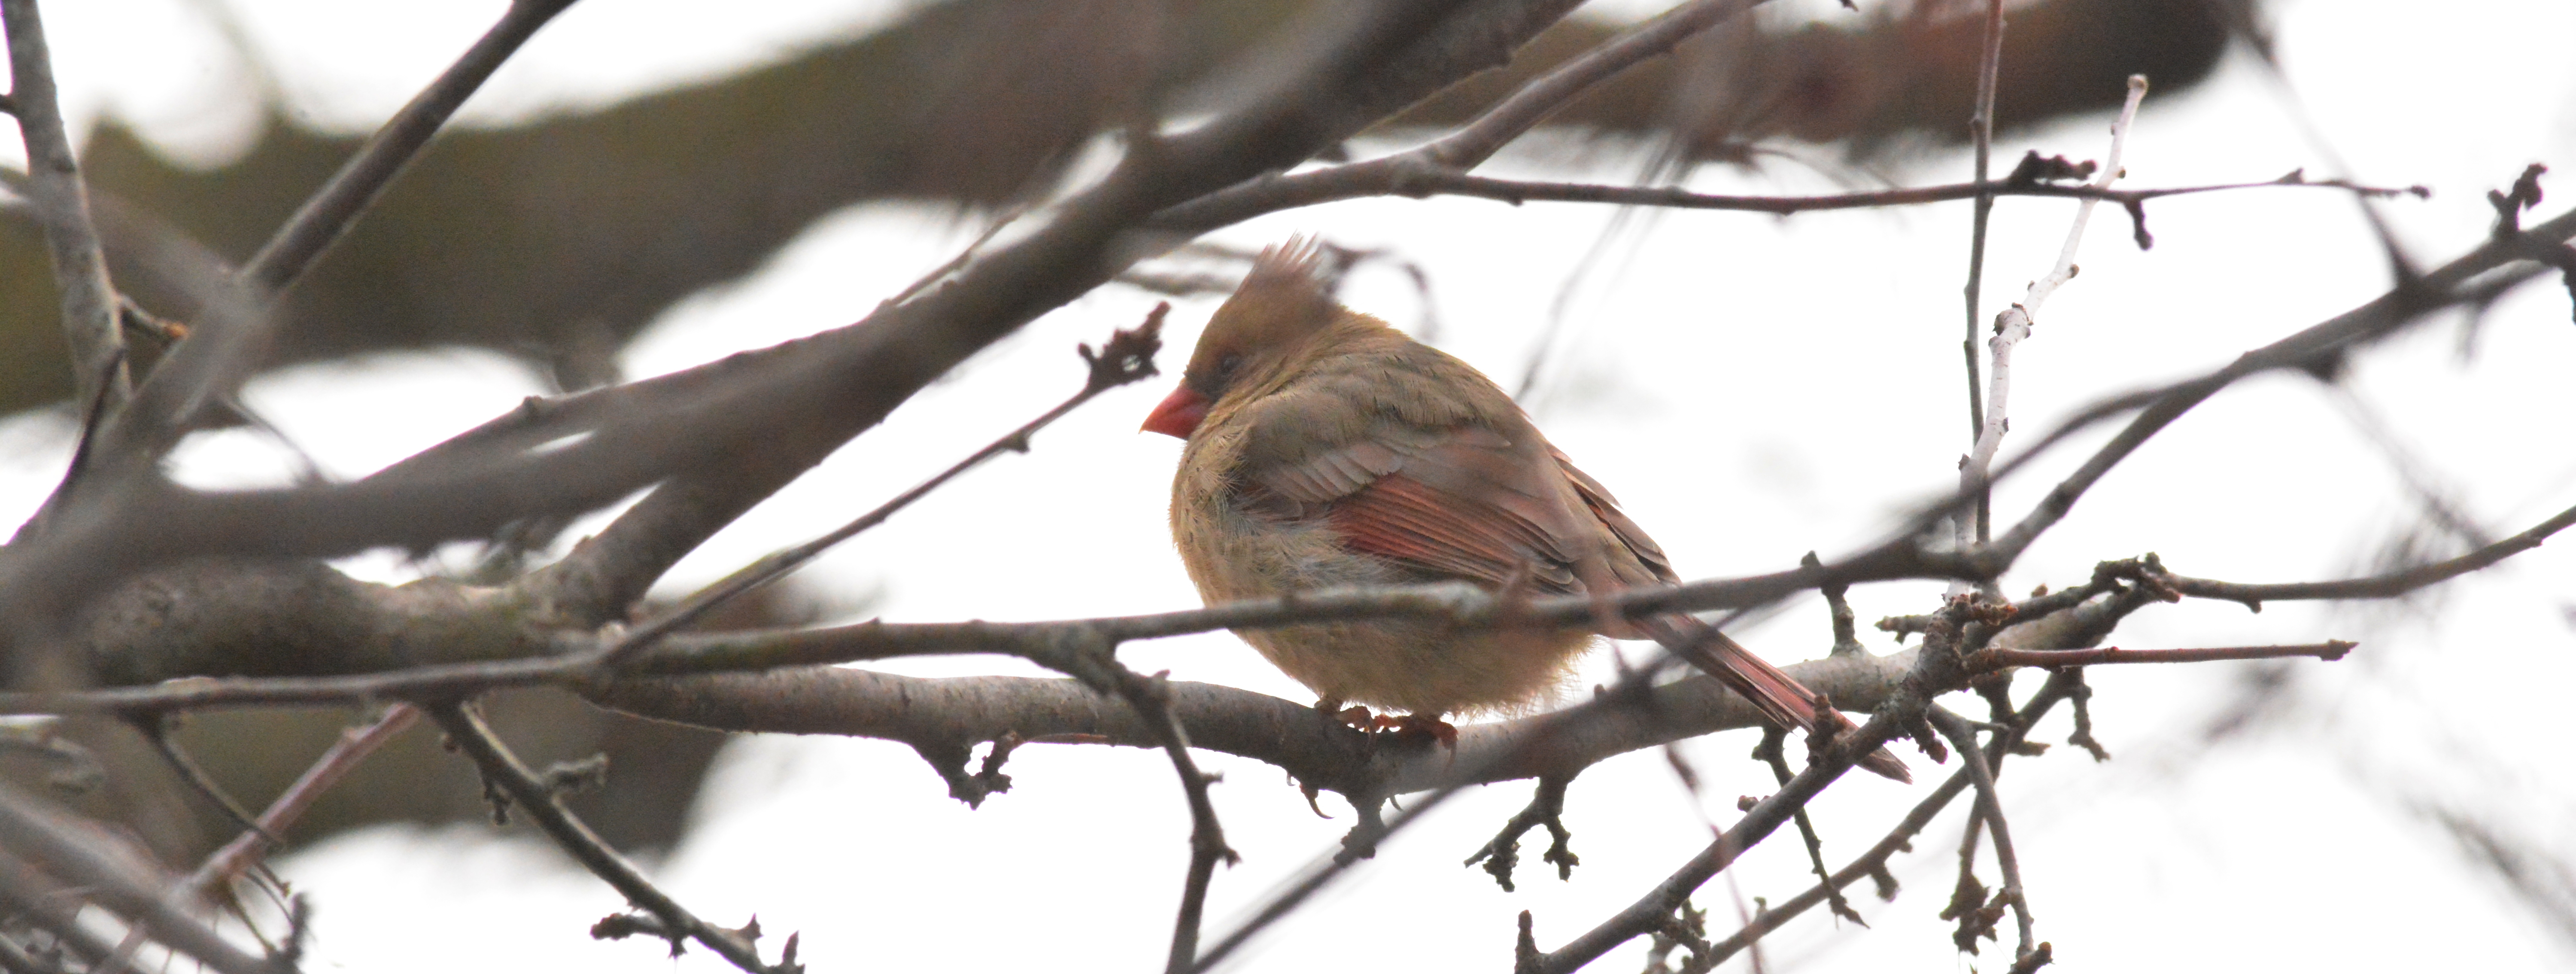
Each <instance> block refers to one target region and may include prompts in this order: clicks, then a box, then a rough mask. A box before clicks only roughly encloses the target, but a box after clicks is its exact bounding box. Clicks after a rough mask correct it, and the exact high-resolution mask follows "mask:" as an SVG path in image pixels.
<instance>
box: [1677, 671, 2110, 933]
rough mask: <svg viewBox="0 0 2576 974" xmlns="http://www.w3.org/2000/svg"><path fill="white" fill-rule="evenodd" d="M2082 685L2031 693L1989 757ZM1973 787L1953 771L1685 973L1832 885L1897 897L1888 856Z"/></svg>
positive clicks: (1797, 910) (2056, 680)
mask: <svg viewBox="0 0 2576 974" xmlns="http://www.w3.org/2000/svg"><path fill="white" fill-rule="evenodd" d="M2077 683H2078V681H2077V680H2076V678H2074V677H2072V676H2071V675H2066V674H2060V675H2055V676H2051V677H2050V678H2049V682H2048V683H2046V684H2043V685H2042V686H2041V687H2040V688H2039V691H2038V692H2037V693H2034V694H2032V695H2031V699H2030V702H2029V703H2028V704H2025V705H2024V706H2023V707H2022V710H2021V712H2020V714H2019V718H2018V720H2017V721H2016V724H2017V725H2018V728H2017V729H2015V730H2013V731H2011V732H2009V733H2007V734H2005V735H2004V736H2003V739H2000V740H1997V741H1995V742H1994V744H1993V745H1992V746H1991V747H1989V748H1988V749H1987V751H1986V757H1987V760H1988V761H1990V762H1997V761H2000V760H2001V759H2002V757H2003V756H2004V755H2006V754H2009V753H2011V750H2012V747H2013V745H2016V744H2019V743H2020V742H2021V739H2022V737H2023V735H2024V734H2025V733H2026V732H2027V729H2028V728H2030V727H2031V726H2033V725H2035V724H2037V723H2038V722H2039V719H2040V718H2041V717H2044V716H2047V714H2048V712H2049V710H2050V709H2052V708H2054V707H2055V706H2056V705H2057V702H2058V701H2060V700H2064V699H2067V691H2068V689H2069V687H2071V686H2073V685H2076V684H2077ZM1998 767H1999V765H1998ZM1969 786H1970V782H1969V777H1968V772H1967V770H1966V769H1961V770H1960V771H1959V772H1958V773H1957V774H1953V775H1951V776H1950V777H1949V779H1948V780H1945V781H1943V782H1942V783H1941V786H1940V787H1938V788H1935V789H1933V791H1932V793H1931V794H1929V795H1925V796H1924V797H1923V800H1922V801H1920V802H1917V803H1915V805H1914V808H1913V810H1911V811H1908V812H1906V813H1905V817H1904V818H1903V819H1900V820H1898V822H1897V824H1896V827H1895V828H1893V829H1890V830H1889V831H1888V833H1887V836H1886V837H1885V838H1882V839H1880V840H1878V844H1877V845H1874V846H1871V847H1870V849H1869V851H1868V852H1865V853H1862V854H1861V855H1860V857H1859V858H1856V859H1853V860H1852V861H1851V864H1849V865H1846V866H1844V867H1843V868H1842V869H1840V870H1838V871H1836V872H1835V873H1834V875H1833V878H1832V880H1831V881H1830V882H1829V883H1819V884H1817V885H1815V886H1811V887H1808V888H1807V890H1806V891H1805V892H1802V893H1799V894H1798V895H1796V896H1792V897H1790V898H1788V899H1786V900H1782V901H1780V902H1779V903H1775V904H1772V905H1771V907H1770V908H1769V909H1767V910H1764V911H1763V912H1762V914H1761V915H1760V916H1757V917H1755V918H1754V919H1753V922H1751V923H1748V924H1746V925H1745V927H1744V929H1742V930H1738V931H1736V932H1735V934H1734V935H1733V936H1730V937H1728V938H1726V939H1724V940H1720V941H1718V942H1716V943H1714V944H1711V945H1710V946H1709V950H1708V952H1707V953H1706V954H1705V955H1703V956H1704V957H1706V958H1707V964H1706V967H1701V968H1699V969H1697V970H1690V971H1685V972H1684V974H1705V971H1706V969H1708V968H1713V967H1715V966H1716V965H1717V964H1719V963H1721V962H1723V961H1725V960H1726V959H1727V958H1729V957H1732V956H1734V955H1735V953H1736V952H1737V951H1741V950H1743V949H1745V948H1746V947H1749V946H1752V945H1753V944H1754V943H1757V942H1759V941H1760V940H1761V939H1762V938H1763V936H1765V935H1767V934H1769V933H1770V932H1771V931H1773V930H1776V929H1779V927H1780V926H1781V925H1782V924H1785V923H1787V922H1789V921H1790V920H1791V919H1792V918H1795V917H1796V916H1798V915H1799V914H1801V913H1805V912H1806V911H1808V910H1811V909H1814V908H1816V906H1817V905H1818V904H1821V903H1824V902H1826V901H1827V892H1826V887H1827V886H1833V887H1837V888H1839V887H1843V886H1849V885H1851V884H1853V883H1857V882H1859V881H1860V880H1861V879H1862V877H1869V876H1874V877H1880V880H1879V882H1880V888H1879V895H1880V897H1881V898H1893V897H1894V896H1895V895H1896V887H1895V885H1894V879H1893V878H1892V877H1889V876H1888V874H1887V862H1888V860H1890V859H1892V858H1895V856H1896V854H1897V853H1899V852H1905V851H1909V850H1911V849H1912V848H1913V843H1914V837H1915V836H1916V835H1919V834H1921V833H1922V831H1923V829H1924V828H1925V827H1927V826H1929V825H1931V824H1932V819H1933V817H1935V816H1937V815H1939V814H1940V813H1941V810H1942V809H1944V808H1947V807H1949V805H1950V802H1952V801H1954V800H1956V799H1957V798H1958V797H1959V796H1960V795H1962V794H1965V793H1966V792H1967V790H1968V788H1969Z"/></svg>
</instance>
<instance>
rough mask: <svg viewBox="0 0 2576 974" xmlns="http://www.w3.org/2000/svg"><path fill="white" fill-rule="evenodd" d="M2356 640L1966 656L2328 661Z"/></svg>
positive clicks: (1992, 665) (1976, 664)
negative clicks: (2303, 657) (2299, 659)
mask: <svg viewBox="0 0 2576 974" xmlns="http://www.w3.org/2000/svg"><path fill="white" fill-rule="evenodd" d="M2358 645H2360V644H2359V643H2354V642H2347V641H2344V640H2341V639H2329V640H2327V641H2325V642H2321V643H2309V644H2305V645H2299V646H2217V647H2210V648H2206V649H2121V648H2120V647H2118V646H2102V647H2098V648H2094V649H2005V648H2002V647H2000V646H1990V647H1987V648H1985V649H1982V650H1978V651H1977V654H1976V655H1975V656H1972V657H1969V659H1968V665H1969V666H1970V667H1971V668H1974V669H2002V668H2004V667H2010V666H2045V667H2052V668H2054V667H2066V666H2101V665H2105V664H2110V663H2209V662H2215V661H2218V660H2235V659H2286V658H2290V657H2295V656H2313V657H2316V658H2318V659H2321V660H2326V661H2328V662H2332V661H2334V660H2339V659H2342V658H2343V657H2344V654H2345V653H2349V652H2351V651H2352V649H2353V647H2355V646H2358Z"/></svg>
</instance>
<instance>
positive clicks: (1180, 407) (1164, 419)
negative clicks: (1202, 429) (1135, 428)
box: [1140, 384, 1208, 440]
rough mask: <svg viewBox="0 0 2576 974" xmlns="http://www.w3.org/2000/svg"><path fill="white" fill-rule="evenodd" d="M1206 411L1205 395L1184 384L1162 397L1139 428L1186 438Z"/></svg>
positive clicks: (1176, 437)
mask: <svg viewBox="0 0 2576 974" xmlns="http://www.w3.org/2000/svg"><path fill="white" fill-rule="evenodd" d="M1207 411H1208V399H1207V397H1206V396H1202V395H1199V394H1198V393H1197V392H1196V391H1194V390H1192V389H1191V388H1190V387H1189V386H1188V385H1186V384H1184V385H1182V386H1181V387H1180V388H1178V389H1174V390H1172V394H1171V395H1169V396H1166V397H1164V399H1163V403H1162V405H1159V406H1156V407H1154V411H1153V412H1152V413H1150V414H1148V415H1146V417H1145V425H1144V426H1142V427H1140V429H1141V430H1142V431H1143V432H1147V433H1161V434H1163V435H1164V436H1169V437H1172V438H1174V439H1182V440H1186V439H1189V438H1190V431H1192V430H1195V429H1198V428H1199V423H1200V421H1202V420H1205V419H1207Z"/></svg>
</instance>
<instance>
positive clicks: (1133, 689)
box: [1103, 653, 1242, 974]
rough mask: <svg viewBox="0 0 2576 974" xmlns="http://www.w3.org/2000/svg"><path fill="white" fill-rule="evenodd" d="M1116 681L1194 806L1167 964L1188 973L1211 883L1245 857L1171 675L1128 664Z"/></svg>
mask: <svg viewBox="0 0 2576 974" xmlns="http://www.w3.org/2000/svg"><path fill="white" fill-rule="evenodd" d="M1103 655H1104V656H1105V655H1106V654H1105V653H1104V654H1103ZM1111 662H1112V663H1113V664H1114V662H1115V661H1114V660H1111ZM1115 677H1116V689H1117V693H1118V695H1119V697H1121V698H1123V699H1125V700H1126V701H1127V704H1128V706H1131V707H1134V708H1136V713H1137V715H1138V716H1140V717H1142V718H1144V720H1145V723H1146V726H1148V727H1150V728H1152V730H1153V731H1154V733H1155V736H1157V737H1159V738H1161V739H1162V746H1163V753H1164V754H1165V755H1166V756H1168V757H1169V758H1171V761H1172V770H1173V771H1174V772H1175V773H1177V774H1179V775H1180V779H1181V793H1182V795H1183V797H1184V798H1186V800H1187V801H1188V803H1189V809H1190V865H1189V870H1188V873H1187V874H1186V878H1185V879H1184V880H1183V881H1182V884H1181V905H1180V908H1179V909H1178V910H1177V911H1176V913H1175V916H1174V917H1173V920H1172V948H1171V951H1170V954H1169V956H1168V959H1166V960H1165V961H1164V964H1163V970H1164V971H1165V972H1166V974H1184V972H1186V971H1189V970H1190V969H1191V968H1192V967H1193V966H1194V965H1195V964H1196V962H1197V959H1198V951H1199V923H1200V920H1201V918H1202V917H1203V916H1204V915H1205V913H1206V912H1207V894H1208V885H1209V883H1210V882H1211V881H1212V880H1213V879H1214V878H1215V875H1216V867H1217V864H1218V863H1224V864H1226V865H1229V866H1230V865H1233V864H1235V863H1237V862H1240V861H1242V857H1241V856H1237V855H1235V853H1234V850H1233V849H1231V848H1228V847H1227V846H1226V844H1225V826H1224V825H1223V824H1222V823H1220V822H1218V821H1217V817H1216V803H1215V802H1214V801H1213V800H1211V799H1210V798H1209V797H1208V785H1209V784H1210V783H1211V782H1213V781H1215V780H1216V779H1215V776H1213V775H1210V774H1207V773H1205V772H1202V771H1200V770H1199V768H1198V762H1197V761H1195V760H1193V759H1191V757H1190V740H1189V732H1188V731H1187V730H1186V729H1184V728H1183V727H1182V726H1181V721H1180V718H1178V717H1175V716H1173V714H1172V708H1171V698H1170V695H1169V694H1170V691H1169V684H1168V683H1166V682H1165V677H1164V676H1163V675H1161V674H1157V675H1155V676H1153V677H1151V678H1147V677H1144V676H1139V675H1137V674H1136V672H1135V671H1133V670H1129V669H1127V668H1126V667H1125V666H1123V665H1122V666H1118V667H1117V669H1116V671H1115Z"/></svg>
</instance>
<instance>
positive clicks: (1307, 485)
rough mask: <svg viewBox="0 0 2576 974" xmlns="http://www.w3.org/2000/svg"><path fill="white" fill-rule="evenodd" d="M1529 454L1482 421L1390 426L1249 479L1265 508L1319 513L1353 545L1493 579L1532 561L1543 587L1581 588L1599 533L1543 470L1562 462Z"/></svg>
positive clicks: (1435, 569)
mask: <svg viewBox="0 0 2576 974" xmlns="http://www.w3.org/2000/svg"><path fill="white" fill-rule="evenodd" d="M1539 445H1540V447H1541V448H1545V444H1544V443H1543V442H1542V443H1540V444H1539ZM1527 455H1528V451H1527V450H1526V449H1524V448H1523V447H1522V445H1520V444H1515V443H1514V442H1513V441H1512V439H1511V438H1510V437H1508V436H1505V435H1504V434H1502V433H1500V432H1497V431H1495V430H1492V429H1489V428H1486V427H1483V426H1475V425H1467V426H1458V427H1453V428H1451V429H1447V430H1436V431H1426V430H1419V429H1402V428H1381V429H1380V430H1379V431H1377V435H1374V436H1371V437H1367V438H1363V439H1360V440H1358V441H1355V442H1353V443H1350V444H1346V445H1343V446H1340V447H1336V448H1333V449H1330V450H1324V451H1319V452H1317V453H1316V454H1314V455H1312V456H1309V457H1307V458H1305V459H1304V460H1302V461H1301V462H1298V463H1293V464H1280V465H1275V466H1272V467H1269V468H1265V469H1262V470H1258V471H1251V472H1250V476H1249V477H1248V478H1247V479H1248V480H1249V481H1250V482H1251V484H1252V485H1253V486H1255V487H1257V488H1259V491H1260V492H1261V493H1265V494H1267V495H1269V497H1268V498H1265V500H1269V501H1271V502H1272V503H1271V504H1270V505H1269V506H1268V507H1267V508H1265V509H1268V510H1274V511H1277V512H1279V513H1284V514H1288V515H1289V516H1296V517H1312V516H1321V517H1322V518H1324V519H1325V520H1326V521H1327V522H1328V523H1330V524H1331V525H1332V526H1333V528H1334V530H1335V533H1336V534H1337V535H1339V536H1340V538H1341V541H1342V544H1343V546H1344V547H1346V548H1349V549H1351V550H1353V551H1359V552H1365V553H1368V554H1372V555H1377V556H1380V557H1383V558H1387V559H1390V560H1393V561H1395V562H1398V563H1400V564H1403V565H1405V566H1406V567H1409V568H1412V569H1415V570H1417V571H1420V572H1423V573H1426V574H1429V575H1433V576H1441V577H1453V578H1465V579H1468V580H1472V581H1477V582H1481V583H1484V584H1487V585H1494V586H1499V585H1502V584H1504V583H1505V582H1506V580H1508V579H1510V578H1511V577H1512V575H1513V574H1514V573H1515V572H1516V571H1519V570H1521V569H1522V568H1523V567H1524V566H1526V567H1527V569H1528V570H1529V571H1530V573H1531V574H1532V576H1533V582H1534V583H1535V587H1536V588H1538V589H1539V590H1541V591H1544V592H1549V593H1557V594H1563V593H1569V592H1576V591H1581V590H1582V589H1581V586H1580V585H1579V584H1578V583H1577V582H1576V578H1575V573H1574V564H1575V562H1576V560H1577V559H1579V558H1581V557H1583V555H1584V554H1585V553H1586V552H1587V551H1588V550H1590V549H1589V546H1590V545H1595V544H1597V542H1596V541H1593V540H1592V539H1591V538H1590V537H1589V536H1587V535H1586V534H1585V533H1584V532H1585V531H1586V529H1587V527H1588V526H1587V525H1585V524H1583V523H1582V522H1581V521H1579V520H1577V518H1576V516H1575V512H1574V511H1571V510H1569V509H1568V507H1569V505H1568V504H1567V502H1566V498H1565V493H1564V487H1563V485H1562V484H1561V483H1550V482H1548V480H1547V479H1546V478H1548V477H1549V476H1550V475H1552V474H1554V473H1555V471H1553V470H1551V469H1550V468H1549V467H1548V466H1546V465H1544V462H1542V463H1536V464H1534V463H1530V462H1528V460H1527V459H1525V457H1526V456H1527ZM1281 501H1284V502H1286V503H1284V504H1281V503H1277V502H1281ZM1596 533H1597V532H1596Z"/></svg>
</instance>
